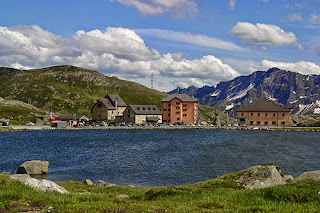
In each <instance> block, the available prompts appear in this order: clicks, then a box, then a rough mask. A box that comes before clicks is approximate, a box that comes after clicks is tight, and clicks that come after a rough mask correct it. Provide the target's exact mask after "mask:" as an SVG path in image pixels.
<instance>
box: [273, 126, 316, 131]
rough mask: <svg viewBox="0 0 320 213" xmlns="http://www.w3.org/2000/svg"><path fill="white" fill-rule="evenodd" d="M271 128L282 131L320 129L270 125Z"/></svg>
mask: <svg viewBox="0 0 320 213" xmlns="http://www.w3.org/2000/svg"><path fill="white" fill-rule="evenodd" d="M269 129H270V130H281V131H320V127H270V128H269Z"/></svg>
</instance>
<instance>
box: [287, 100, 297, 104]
mask: <svg viewBox="0 0 320 213" xmlns="http://www.w3.org/2000/svg"><path fill="white" fill-rule="evenodd" d="M298 101H299V100H294V101H290V102H289V103H290V104H295V103H297V102H298Z"/></svg>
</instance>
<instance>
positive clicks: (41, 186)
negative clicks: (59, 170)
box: [10, 174, 69, 194]
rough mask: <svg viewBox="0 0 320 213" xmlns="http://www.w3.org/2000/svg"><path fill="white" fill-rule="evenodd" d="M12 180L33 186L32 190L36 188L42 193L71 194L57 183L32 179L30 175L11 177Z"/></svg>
mask: <svg viewBox="0 0 320 213" xmlns="http://www.w3.org/2000/svg"><path fill="white" fill-rule="evenodd" d="M10 178H11V179H14V180H17V181H20V182H21V183H23V184H24V185H27V186H31V187H32V188H35V189H37V190H40V191H44V192H47V191H50V192H58V193H61V194H66V193H69V192H68V191H67V190H66V189H65V188H63V187H62V186H59V185H57V184H56V183H54V182H52V181H50V180H45V179H41V180H38V179H35V178H32V177H31V176H30V175H28V174H16V175H11V176H10Z"/></svg>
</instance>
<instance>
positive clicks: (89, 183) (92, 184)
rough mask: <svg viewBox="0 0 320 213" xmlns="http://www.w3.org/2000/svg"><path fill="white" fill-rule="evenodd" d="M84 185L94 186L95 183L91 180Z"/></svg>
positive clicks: (87, 180)
mask: <svg viewBox="0 0 320 213" xmlns="http://www.w3.org/2000/svg"><path fill="white" fill-rule="evenodd" d="M83 183H84V184H86V185H88V186H94V183H93V182H92V181H91V180H90V179H86V180H85V181H83Z"/></svg>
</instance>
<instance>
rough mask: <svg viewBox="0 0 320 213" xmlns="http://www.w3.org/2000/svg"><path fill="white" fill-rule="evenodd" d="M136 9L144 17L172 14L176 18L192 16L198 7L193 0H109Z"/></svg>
mask: <svg viewBox="0 0 320 213" xmlns="http://www.w3.org/2000/svg"><path fill="white" fill-rule="evenodd" d="M110 1H112V2H114V1H116V2H119V3H121V4H124V5H126V6H128V7H135V8H137V9H138V10H139V11H140V12H141V13H142V14H144V15H162V14H164V13H172V14H174V16H176V17H184V16H186V15H191V16H192V15H194V14H196V13H197V12H198V5H197V3H196V2H195V1H194V0H170V1H160V0H110Z"/></svg>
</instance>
